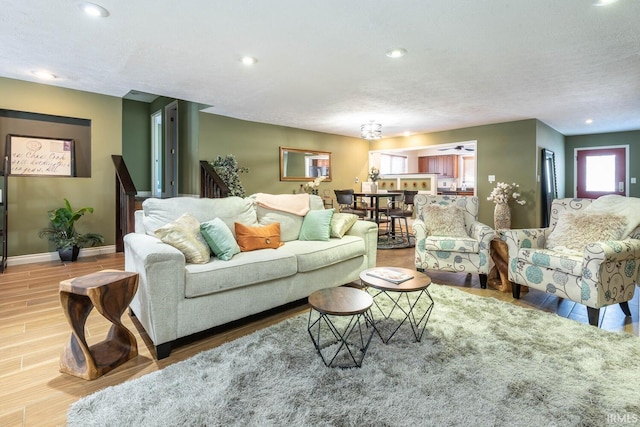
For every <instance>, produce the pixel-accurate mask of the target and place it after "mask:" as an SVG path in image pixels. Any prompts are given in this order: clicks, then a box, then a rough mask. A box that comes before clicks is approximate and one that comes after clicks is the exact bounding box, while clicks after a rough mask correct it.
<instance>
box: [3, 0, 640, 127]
mask: <svg viewBox="0 0 640 427" xmlns="http://www.w3.org/2000/svg"><path fill="white" fill-rule="evenodd" d="M593 1H595V0H536V1H530V0H403V1H392V0H349V1H345V0H322V1H310V0H309V1H305V0H271V1H264V0H226V1H217V0H191V1H176V0H155V1H148V0H135V1H133V0H130V1H122V0H104V1H101V2H99V3H100V4H101V5H102V6H104V7H106V8H107V9H108V10H109V11H110V14H111V15H110V16H109V17H108V18H102V19H95V18H88V17H86V16H84V15H82V14H81V12H80V11H79V9H78V8H77V7H76V5H75V3H74V1H73V0H47V1H42V0H20V1H3V2H2V10H1V11H0V17H1V21H2V25H0V40H1V41H2V42H1V44H0V76H4V77H9V78H14V79H20V80H29V81H38V80H37V78H36V77H35V76H33V75H31V74H30V72H31V71H33V70H36V69H47V70H49V71H51V72H52V73H53V74H56V75H57V76H59V78H58V79H56V80H54V81H53V82H48V84H53V85H56V86H62V87H67V88H73V89H79V90H85V91H90V92H96V93H101V94H107V95H113V96H117V97H124V96H125V95H126V94H127V93H129V92H130V91H131V90H136V91H141V92H146V93H151V94H157V95H162V96H167V97H174V98H178V99H183V100H188V101H193V102H197V103H202V104H207V105H211V106H212V107H210V108H208V109H206V111H207V112H211V113H215V114H220V115H224V116H230V117H235V118H239V119H244V120H251V121H256V122H263V123H271V124H278V125H284V126H291V127H296V128H302V129H309V130H315V131H320V132H328V133H334V134H339V135H348V136H358V135H359V129H360V125H361V124H362V123H365V122H368V121H369V120H376V121H379V122H380V123H382V124H383V135H384V136H396V135H400V134H401V133H402V132H404V131H411V132H413V133H421V132H432V131H438V130H446V129H455V128H461V127H468V126H474V125H479V124H488V123H497V122H505V121H512V120H520V119H530V118H537V119H539V120H541V121H543V122H545V123H547V124H548V125H549V126H551V127H553V128H554V129H556V130H558V131H560V132H561V133H563V134H565V135H574V134H588V133H601V132H614V131H624V130H637V129H640V31H639V30H638V25H639V24H638V23H639V22H640V0H619V2H618V3H615V4H613V5H609V6H603V7H596V6H593V4H592V3H593ZM395 47H403V48H405V49H407V51H408V53H407V55H406V56H405V57H403V58H401V59H395V60H394V59H390V58H388V57H386V56H385V51H387V50H388V49H390V48H395ZM243 55H251V56H254V57H256V58H257V59H258V63H257V64H255V65H254V66H252V67H246V66H244V65H242V64H241V63H240V61H239V59H240V57H241V56H243ZM0 99H1V97H0ZM589 118H590V119H593V123H592V124H591V125H586V124H585V120H586V119H589Z"/></svg>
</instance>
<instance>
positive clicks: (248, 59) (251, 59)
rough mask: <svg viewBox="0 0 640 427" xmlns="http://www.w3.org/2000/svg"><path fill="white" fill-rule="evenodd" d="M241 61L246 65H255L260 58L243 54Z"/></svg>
mask: <svg viewBox="0 0 640 427" xmlns="http://www.w3.org/2000/svg"><path fill="white" fill-rule="evenodd" d="M240 62H242V63H243V64H244V65H253V64H255V63H256V62H258V60H257V59H256V58H254V57H252V56H243V57H242V58H241V59H240Z"/></svg>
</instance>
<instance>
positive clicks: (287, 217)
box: [247, 194, 324, 242]
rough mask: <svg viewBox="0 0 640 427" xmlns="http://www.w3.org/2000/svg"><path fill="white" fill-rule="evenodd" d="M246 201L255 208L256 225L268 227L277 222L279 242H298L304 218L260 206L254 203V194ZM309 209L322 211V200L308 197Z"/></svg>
mask: <svg viewBox="0 0 640 427" xmlns="http://www.w3.org/2000/svg"><path fill="white" fill-rule="evenodd" d="M247 200H249V201H250V202H251V203H253V205H254V207H255V211H256V216H257V221H258V223H260V224H261V225H269V224H273V223H274V222H278V223H280V240H281V241H283V242H290V241H292V240H298V237H299V235H300V229H301V228H302V222H303V221H304V216H300V215H296V214H293V213H289V212H284V211H280V210H277V209H271V208H267V207H264V206H260V205H258V203H257V202H256V195H255V194H252V195H251V196H249V197H247ZM309 208H310V209H311V210H314V209H324V205H323V203H322V198H320V197H319V196H316V195H313V194H312V195H309Z"/></svg>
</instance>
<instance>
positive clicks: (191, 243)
mask: <svg viewBox="0 0 640 427" xmlns="http://www.w3.org/2000/svg"><path fill="white" fill-rule="evenodd" d="M155 235H156V236H157V237H158V238H159V239H160V240H162V241H163V242H164V243H167V244H169V245H171V246H173V247H174V248H176V249H178V250H179V251H180V252H182V253H183V254H184V257H185V259H186V261H187V262H188V263H196V264H203V263H206V262H209V258H211V253H210V251H209V246H207V242H206V241H205V240H204V237H202V234H201V233H200V223H199V222H198V220H197V219H196V218H194V217H193V215H191V214H188V213H185V214H183V215H181V216H180V217H179V218H178V219H176V220H175V221H172V222H170V223H168V224H165V225H164V226H162V227H160V228H158V229H157V230H156V231H155Z"/></svg>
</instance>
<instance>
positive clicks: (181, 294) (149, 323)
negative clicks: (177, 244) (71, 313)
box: [124, 233, 186, 345]
mask: <svg viewBox="0 0 640 427" xmlns="http://www.w3.org/2000/svg"><path fill="white" fill-rule="evenodd" d="M185 263H186V261H185V258H184V255H183V254H182V252H180V251H179V250H178V249H176V248H174V247H173V246H170V245H168V244H166V243H163V242H162V241H161V240H160V239H158V238H156V237H153V236H149V235H146V234H141V233H129V234H127V235H126V236H124V266H125V270H126V271H133V272H136V273H138V274H139V280H138V291H137V292H136V295H135V296H134V299H133V301H132V302H131V308H132V309H133V312H134V313H135V314H136V316H137V317H138V320H139V321H140V323H142V325H143V326H144V328H145V330H146V331H147V334H148V335H149V337H150V338H151V340H152V341H153V343H154V344H155V345H159V344H163V343H166V342H170V341H173V340H175V339H176V338H177V337H178V307H179V302H180V301H182V300H183V299H184V298H185Z"/></svg>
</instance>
